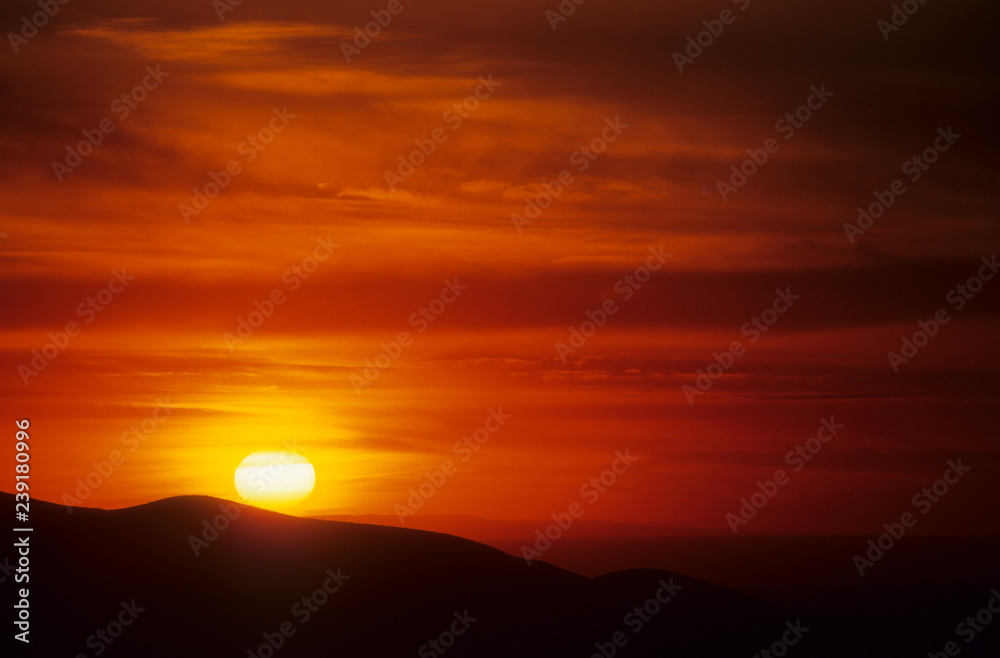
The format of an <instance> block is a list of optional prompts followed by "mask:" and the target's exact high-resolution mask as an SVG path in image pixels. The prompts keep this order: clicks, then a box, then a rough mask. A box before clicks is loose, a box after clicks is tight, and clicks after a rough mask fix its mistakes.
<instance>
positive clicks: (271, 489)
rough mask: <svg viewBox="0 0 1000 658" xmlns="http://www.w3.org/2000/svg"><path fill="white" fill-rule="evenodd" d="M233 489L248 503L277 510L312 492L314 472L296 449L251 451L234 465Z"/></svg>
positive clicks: (314, 478) (296, 501) (314, 483)
mask: <svg viewBox="0 0 1000 658" xmlns="http://www.w3.org/2000/svg"><path fill="white" fill-rule="evenodd" d="M234 480H235V483H236V491H238V492H239V494H240V495H241V496H243V498H245V499H246V500H247V501H248V502H249V503H251V504H252V505H256V506H258V507H267V508H271V509H280V508H283V507H288V506H290V505H294V504H295V503H298V502H300V501H302V500H305V498H306V497H307V496H308V495H309V494H310V493H312V490H313V487H314V486H316V471H315V470H313V465H312V464H310V463H309V460H308V459H306V458H305V457H303V456H302V455H300V454H299V453H297V452H291V451H288V450H280V451H277V452H254V453H250V454H249V455H247V457H246V459H244V460H243V461H242V462H240V465H239V466H237V467H236V476H235V478H234Z"/></svg>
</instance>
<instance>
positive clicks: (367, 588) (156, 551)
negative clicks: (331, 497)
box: [0, 494, 1000, 658]
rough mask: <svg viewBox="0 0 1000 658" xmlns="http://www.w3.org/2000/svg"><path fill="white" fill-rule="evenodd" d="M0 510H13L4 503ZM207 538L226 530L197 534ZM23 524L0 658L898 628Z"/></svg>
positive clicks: (161, 523)
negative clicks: (25, 551)
mask: <svg viewBox="0 0 1000 658" xmlns="http://www.w3.org/2000/svg"><path fill="white" fill-rule="evenodd" d="M0 503H2V504H4V505H7V506H8V509H13V496H11V495H10V494H0ZM226 512H228V516H233V517H235V518H233V519H232V520H230V519H229V518H228V516H227V513H226ZM213 521H215V522H216V523H217V525H218V526H219V527H221V528H223V529H222V530H219V531H215V530H212V531H207V530H206V527H211V523H212V522H213ZM31 525H32V527H33V528H34V532H33V533H31V539H30V546H31V551H30V577H31V581H30V583H29V584H28V585H29V588H30V597H29V599H30V606H31V607H30V611H31V613H30V614H31V622H32V626H31V635H30V638H31V644H30V652H25V651H23V649H24V647H23V646H20V645H19V643H16V642H15V643H13V645H14V651H13V652H12V653H11V654H9V655H32V656H44V657H45V658H50V657H53V658H54V657H57V656H68V657H70V658H77V657H78V656H80V655H83V656H95V655H101V656H110V657H112V658H113V657H114V656H123V657H130V658H131V657H135V658H147V657H150V658H156V657H160V656H163V657H171V658H173V657H176V656H184V657H187V656H192V657H199V656H206V657H208V656H211V657H212V658H216V657H221V656H226V657H228V656H232V657H235V658H244V657H253V656H261V657H262V658H270V657H272V656H278V657H279V658H283V657H285V656H287V657H289V658H292V657H297V656H308V657H314V656H315V657H320V656H322V657H325V656H352V657H354V656H358V657H372V658H383V657H385V658H391V657H394V656H400V657H407V656H408V657H412V656H418V657H420V658H426V657H428V656H431V657H435V656H442V655H447V656H449V657H451V656H456V657H458V656H469V657H473V658H492V657H497V658H500V657H503V658H512V657H517V658H532V657H538V658H543V657H544V658H561V657H563V656H566V657H567V658H569V657H578V658H588V657H591V656H595V655H596V656H599V657H601V658H606V657H608V656H611V655H614V656H622V657H625V658H629V657H632V658H654V657H656V658H659V657H667V656H680V657H684V656H720V657H728V656H733V657H736V658H739V657H741V656H746V657H747V658H750V657H751V656H754V655H755V654H757V653H759V652H760V651H761V650H762V649H765V648H769V647H771V646H772V645H773V643H774V642H775V641H776V640H780V639H781V637H782V635H783V634H785V636H786V637H795V636H794V635H791V636H790V635H789V633H793V630H792V629H799V628H809V629H811V630H810V631H809V632H806V633H805V634H804V635H802V639H801V640H798V639H797V638H796V640H797V641H796V645H795V646H794V647H791V648H789V650H788V654H789V655H790V656H796V657H802V658H805V657H807V656H844V655H851V656H869V655H870V656H876V655H877V656H894V655H906V654H903V653H895V652H893V651H890V652H888V653H887V652H886V651H887V649H886V646H889V647H893V646H900V644H899V633H900V628H899V626H898V625H896V626H894V625H886V626H885V627H884V628H883V627H882V626H881V624H886V623H888V622H892V623H894V624H898V618H899V614H898V611H892V610H889V611H888V612H889V614H888V616H886V617H885V618H884V619H879V620H878V621H879V622H880V625H879V626H872V627H868V626H850V625H847V626H845V625H843V624H842V623H840V622H841V619H840V615H841V613H842V612H844V610H842V609H840V608H836V607H835V606H834V609H832V610H826V611H823V613H822V616H820V615H804V616H803V615H799V614H798V613H797V612H795V611H791V610H785V609H782V608H780V607H778V606H775V605H769V604H766V603H763V602H761V601H759V600H756V599H753V598H750V597H748V596H746V595H743V594H739V593H736V592H733V591H729V590H726V589H723V588H720V587H716V586H713V585H709V584H707V583H704V582H700V581H696V580H693V579H690V578H687V577H685V576H682V575H679V574H674V573H670V572H666V571H653V570H631V571H624V572H617V573H611V574H606V575H603V576H600V577H598V578H586V577H583V576H580V575H577V574H574V573H570V572H568V571H563V570H560V569H557V568H555V567H552V566H551V565H548V564H546V563H544V562H537V563H535V564H533V565H532V566H529V565H527V564H526V563H525V561H524V560H523V559H520V558H517V557H512V556H509V555H505V554H504V553H502V552H501V551H499V550H496V549H494V548H491V547H488V546H484V545H481V544H477V543H475V542H472V541H469V540H466V539H461V538H458V537H453V536H449V535H444V534H437V533H432V532H426V531H420V530H410V529H405V528H388V527H381V526H375V525H365V524H357V523H344V522H335V521H324V520H315V519H301V518H295V517H289V516H284V515H281V514H276V513H273V512H267V511H263V510H259V509H256V508H252V507H246V506H242V505H237V504H234V503H229V502H228V501H223V500H220V499H215V498H208V497H200V496H197V497H195V496H192V497H179V498H170V499H166V500H161V501H157V502H154V503H149V504H147V505H141V506H138V507H132V508H128V509H123V510H113V511H106V510H97V509H83V508H77V509H74V511H73V513H72V514H69V513H68V512H67V509H66V508H65V507H64V506H62V505H54V504H47V503H44V502H41V501H33V502H32V504H31ZM192 537H196V538H198V539H197V540H196V541H194V542H193V543H192ZM14 550H15V549H12V548H11V544H10V543H8V544H7V548H6V553H7V556H8V557H9V559H13V558H15V557H16V555H15V552H14ZM196 552H197V553H199V554H198V555H196V554H195V553H196ZM2 555H3V554H2V553H0V556H2ZM9 584H10V582H9V580H8V581H7V582H5V587H4V591H5V596H7V597H12V596H13V595H14V594H15V591H14V588H13V587H8V585H9ZM324 588H325V589H324ZM973 593H974V594H976V597H973V598H972V599H970V600H974V601H975V600H978V598H977V597H978V594H979V590H978V589H976V590H975V591H974V592H973ZM930 594H931V593H930V592H923V594H922V595H923V596H924V597H925V598H927V597H929V596H930ZM983 594H985V590H984V591H983ZM657 595H659V596H660V597H661V599H663V600H665V602H662V603H661V602H657V601H656V597H657ZM907 595H908V596H910V597H912V596H913V593H912V592H910V593H908V594H907ZM304 597H305V598H304ZM889 598H892V597H889ZM8 600H9V599H8ZM832 600H834V599H831V601H832ZM892 600H893V601H896V602H898V600H899V599H898V597H897V598H893V599H892ZM956 600H957V599H949V601H947V603H948V604H949V607H948V608H947V609H948V610H949V611H950V609H951V607H950V606H951V604H954V603H955V601H956ZM133 602H134V603H133ZM883 602H885V601H883ZM961 603H962V605H964V604H965V601H964V600H962V601H961ZM983 603H985V598H984V600H983ZM921 604H922V605H923V606H924V608H927V603H926V601H922V602H921ZM940 604H941V602H940V601H939V602H938V605H940ZM12 605H13V602H11V603H9V604H8V605H4V606H3V609H4V610H5V611H6V612H5V614H6V615H8V619H6V620H4V623H5V626H6V627H7V628H8V629H9V628H10V621H12V610H13V608H12ZM962 605H959V606H958V608H962ZM847 612H850V611H847ZM939 612H940V611H939V610H935V609H933V605H932V606H930V608H927V609H926V610H925V613H926V614H938V613H939ZM969 612H974V611H973V610H970V611H969ZM848 616H849V615H848ZM935 618H936V617H935ZM946 621H947V622H948V625H953V624H951V619H950V617H946ZM956 621H957V620H956ZM126 622H127V624H126ZM911 622H913V628H914V629H915V630H913V629H909V628H908V629H907V630H906V633H907V635H906V636H905V638H906V642H909V643H913V642H914V641H915V640H916V641H917V646H922V647H923V646H926V647H927V648H926V649H925V650H924V652H923V653H917V654H915V655H919V656H923V655H926V651H928V650H930V649H933V648H934V647H933V646H932V645H929V644H926V643H925V642H929V641H930V640H928V639H927V638H926V637H922V636H921V635H920V634H921V633H923V634H924V635H927V633H928V632H933V629H931V630H930V631H927V630H924V631H921V630H920V628H919V624H918V622H919V620H911ZM119 624H124V625H123V626H119ZM908 626H909V625H908ZM873 629H874V630H873ZM992 630H995V631H998V632H1000V626H998V628H996V629H992ZM282 631H284V633H283V632H282ZM882 631H884V634H885V637H882V636H881V635H872V636H867V635H865V634H867V633H869V632H878V633H881V632H882ZM799 632H801V631H799ZM102 634H103V636H104V638H105V639H107V640H108V641H109V642H107V643H105V641H104V639H101V636H102ZM9 635H10V634H9ZM9 635H8V638H9ZM934 638H936V636H933V635H932V639H934ZM616 639H617V641H618V644H619V645H623V646H615V644H614V642H615V640H616ZM432 641H433V642H434V643H435V644H432ZM267 642H270V643H271V645H277V646H278V648H277V649H273V648H272V646H270V645H268V644H267ZM904 644H905V643H904ZM835 645H841V646H835ZM983 646H985V645H983ZM845 647H850V648H851V651H850V652H849V653H844V648H845ZM99 650H100V651H99ZM5 655H7V654H5ZM962 655H972V654H971V653H969V654H967V653H965V652H963V654H962ZM984 655H985V654H984Z"/></svg>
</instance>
